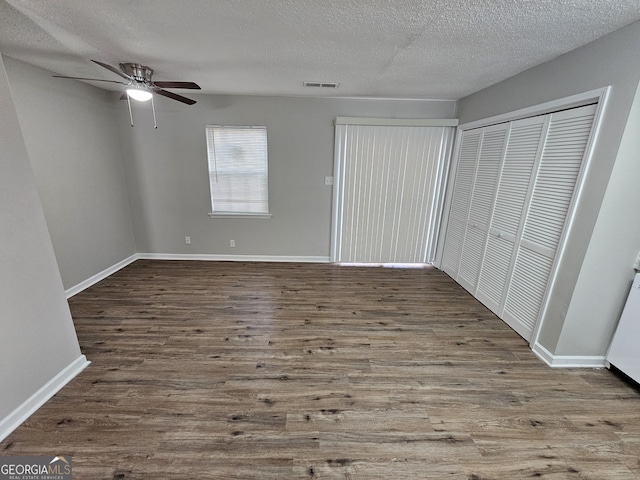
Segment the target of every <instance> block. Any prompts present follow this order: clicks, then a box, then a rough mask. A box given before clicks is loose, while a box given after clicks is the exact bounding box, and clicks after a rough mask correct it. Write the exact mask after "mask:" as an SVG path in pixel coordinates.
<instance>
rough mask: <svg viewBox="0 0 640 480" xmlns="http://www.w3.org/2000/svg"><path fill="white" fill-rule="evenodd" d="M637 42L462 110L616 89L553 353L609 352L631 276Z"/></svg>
mask: <svg viewBox="0 0 640 480" xmlns="http://www.w3.org/2000/svg"><path fill="white" fill-rule="evenodd" d="M639 44H640V23H634V24H631V25H629V26H627V27H625V28H622V29H620V30H618V31H616V32H613V33H612V34H610V35H607V36H605V37H603V38H601V39H599V40H596V41H594V42H592V43H590V44H588V45H585V46H583V47H581V48H578V49H576V50H574V51H572V52H569V53H567V54H565V55H563V56H561V57H559V58H556V59H554V60H552V61H549V62H547V63H544V64H542V65H540V66H538V67H535V68H532V69H530V70H527V71H525V72H523V73H521V74H519V75H516V76H515V77H512V78H510V79H508V80H505V81H504V82H501V83H499V84H496V85H494V86H492V87H490V88H487V89H485V90H482V91H480V92H478V93H475V94H473V95H471V96H469V97H466V98H464V99H462V100H460V101H459V104H458V114H459V118H460V123H467V122H470V121H473V120H477V119H482V118H487V117H490V116H493V115H497V114H501V113H506V112H511V111H514V110H517V109H520V108H524V107H528V106H532V105H537V104H541V103H544V102H547V101H551V100H555V99H558V98H563V97H567V96H570V95H574V94H577V93H581V92H585V91H589V90H593V89H596V88H600V87H605V86H608V85H611V86H612V87H613V88H612V90H611V95H610V97H609V102H608V105H607V108H606V110H605V113H604V117H603V125H602V128H601V131H600V134H599V137H598V142H597V144H596V146H595V150H594V155H593V158H592V162H591V167H590V170H589V173H588V175H587V178H586V182H585V188H584V192H583V195H582V197H581V202H580V204H579V205H578V211H577V217H576V219H575V223H574V226H573V230H572V234H571V235H570V237H569V239H568V244H567V249H566V255H565V256H564V257H563V260H562V263H561V264H560V271H559V276H558V280H557V282H556V288H555V289H554V291H553V292H552V295H551V298H550V304H549V310H548V315H547V318H546V320H545V322H544V324H543V328H542V330H541V333H540V339H539V342H540V344H541V345H542V346H544V347H545V348H546V349H547V350H549V352H551V353H552V354H555V355H566V356H583V357H601V356H603V355H604V354H605V353H606V349H607V346H608V344H609V342H610V340H611V336H612V334H613V331H614V328H615V325H616V323H617V320H618V318H619V315H620V311H621V308H622V304H623V301H624V298H625V296H626V293H627V291H628V287H629V284H630V280H631V277H632V276H633V269H632V265H633V259H634V258H635V256H636V254H637V252H638V250H640V244H638V242H637V239H638V235H639V234H640V222H638V220H637V219H638V216H637V214H636V213H635V211H634V210H632V207H630V206H631V205H638V204H640V189H639V188H638V187H637V186H636V185H634V182H635V181H636V179H637V167H634V166H633V165H632V164H633V161H632V160H631V159H632V158H633V159H635V161H636V162H637V158H638V156H640V151H639V150H638V148H637V144H635V143H634V142H633V141H632V140H631V138H632V137H633V135H634V134H633V133H631V130H628V132H629V133H625V139H624V140H623V133H624V132H625V126H626V125H627V120H628V117H629V112H630V110H631V105H632V104H633V101H634V98H635V95H636V89H637V87H638V81H639V79H640V62H638V54H637V53H638V45H639ZM629 125H632V123H630V124H629ZM621 141H623V143H622V144H621ZM623 146H624V149H623V148H622V147H623ZM614 166H615V168H614ZM612 172H613V173H612ZM605 194H606V195H605ZM625 205H627V206H628V207H627V208H624V207H623V206H625ZM621 208H624V210H620V209H621ZM622 212H624V213H622Z"/></svg>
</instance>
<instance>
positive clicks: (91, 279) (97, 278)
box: [65, 253, 139, 299]
mask: <svg viewBox="0 0 640 480" xmlns="http://www.w3.org/2000/svg"><path fill="white" fill-rule="evenodd" d="M138 258H139V257H138V254H137V253H135V254H133V255H131V256H130V257H128V258H125V259H124V260H122V261H120V262H118V263H116V264H115V265H112V266H110V267H109V268H106V269H104V270H103V271H101V272H99V273H96V274H95V275H93V276H92V277H89V278H87V279H86V280H85V281H83V282H80V283H79V284H77V285H75V286H73V287H71V288H69V289H67V290H65V293H66V294H67V299H69V298H71V297H73V296H74V295H77V294H78V293H80V292H81V291H83V290H85V289H87V288H89V287H90V286H91V285H93V284H95V283H98V282H99V281H100V280H104V279H105V278H107V277H108V276H109V275H113V274H114V273H116V272H117V271H118V270H120V269H123V268H124V267H126V266H127V265H129V264H131V263H133V262H135V261H136V260H138Z"/></svg>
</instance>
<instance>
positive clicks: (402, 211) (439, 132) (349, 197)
mask: <svg viewBox="0 0 640 480" xmlns="http://www.w3.org/2000/svg"><path fill="white" fill-rule="evenodd" d="M340 120H341V119H339V120H338V121H340ZM360 120H361V119H355V121H360ZM380 122H381V123H384V120H380ZM336 123H337V122H336ZM390 123H392V124H391V125H382V124H374V125H358V124H357V123H353V122H352V123H348V124H340V123H337V124H336V170H335V175H336V180H337V183H336V192H335V195H336V197H335V201H334V239H333V248H332V258H333V259H334V261H337V262H346V263H431V262H432V261H433V257H434V255H435V241H436V239H437V231H438V226H439V223H440V214H441V207H442V198H443V187H444V185H443V179H444V175H445V173H446V170H447V167H448V164H447V159H448V153H449V147H450V145H451V138H452V133H453V128H452V127H449V126H444V127H443V126H439V127H438V126H422V125H415V126H414V125H397V124H393V122H390Z"/></svg>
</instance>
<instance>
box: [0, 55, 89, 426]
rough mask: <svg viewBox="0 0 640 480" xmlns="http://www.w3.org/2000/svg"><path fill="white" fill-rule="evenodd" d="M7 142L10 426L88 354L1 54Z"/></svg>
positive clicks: (3, 174)
mask: <svg viewBox="0 0 640 480" xmlns="http://www.w3.org/2000/svg"><path fill="white" fill-rule="evenodd" d="M0 144H1V145H2V148H0V232H1V234H0V343H1V347H0V425H2V420H3V419H4V418H5V417H7V416H8V415H9V414H10V413H12V412H13V411H14V410H15V409H16V408H18V407H19V406H20V405H21V404H22V403H23V402H25V400H27V399H28V398H29V397H30V396H31V395H33V394H34V393H35V392H36V391H37V390H39V389H40V387H42V386H43V385H45V384H46V383H47V382H48V381H49V380H51V379H52V378H53V377H54V376H55V375H57V374H58V373H59V372H61V371H62V370H63V369H64V368H65V367H67V366H68V365H70V364H71V363H72V362H73V361H74V360H76V359H78V357H80V348H79V346H78V341H77V339H76V334H75V330H74V327H73V323H72V321H71V314H70V312H69V307H68V305H67V302H66V299H65V294H64V288H63V286H62V281H61V278H60V274H59V272H58V267H57V265H56V259H55V255H54V252H53V247H52V244H51V240H50V238H49V232H48V231H47V224H46V221H45V218H44V214H43V211H42V206H41V203H40V198H39V197H38V193H37V190H36V186H35V182H34V178H33V174H32V171H31V167H30V165H29V158H28V156H27V150H26V148H25V144H24V141H23V139H22V132H21V130H20V126H19V124H18V118H17V115H16V111H15V108H14V105H13V102H12V100H11V91H10V89H9V82H8V80H7V76H6V72H5V68H4V64H3V61H2V57H1V56H0ZM2 433H3V432H2V428H0V437H1V436H2Z"/></svg>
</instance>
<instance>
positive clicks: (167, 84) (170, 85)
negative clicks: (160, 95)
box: [153, 82, 200, 90]
mask: <svg viewBox="0 0 640 480" xmlns="http://www.w3.org/2000/svg"><path fill="white" fill-rule="evenodd" d="M153 84H154V85H155V86H156V87H160V88H189V89H192V90H200V85H198V84H197V83H193V82H153Z"/></svg>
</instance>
